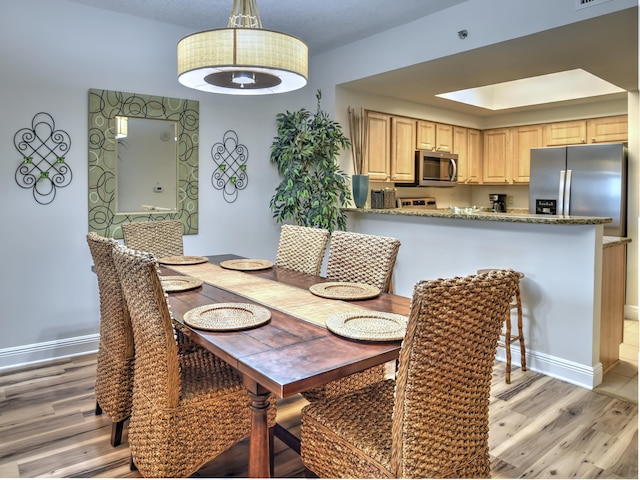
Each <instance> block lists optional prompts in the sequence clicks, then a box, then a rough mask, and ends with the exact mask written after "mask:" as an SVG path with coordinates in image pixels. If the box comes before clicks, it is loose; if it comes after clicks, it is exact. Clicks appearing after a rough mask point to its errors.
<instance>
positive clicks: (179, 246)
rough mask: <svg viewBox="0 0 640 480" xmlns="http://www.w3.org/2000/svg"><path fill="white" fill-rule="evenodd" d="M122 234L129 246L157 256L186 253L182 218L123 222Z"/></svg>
mask: <svg viewBox="0 0 640 480" xmlns="http://www.w3.org/2000/svg"><path fill="white" fill-rule="evenodd" d="M122 236H123V237H124V244H125V245H126V246H127V247H129V248H132V249H134V250H140V251H142V252H150V253H153V254H154V255H155V257H156V258H162V257H173V256H176V255H183V253H184V248H183V242H182V222H181V221H180V220H158V221H151V222H130V223H123V224H122Z"/></svg>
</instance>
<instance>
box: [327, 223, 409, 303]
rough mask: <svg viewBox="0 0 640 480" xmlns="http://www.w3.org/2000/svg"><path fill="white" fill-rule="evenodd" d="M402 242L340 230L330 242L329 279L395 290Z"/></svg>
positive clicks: (335, 232)
mask: <svg viewBox="0 0 640 480" xmlns="http://www.w3.org/2000/svg"><path fill="white" fill-rule="evenodd" d="M399 249H400V240H398V239H396V238H391V237H382V236H378V235H366V234H364V233H355V232H343V231H339V230H336V231H334V232H333V233H332V234H331V239H330V242H329V259H328V261H327V275H326V276H327V278H328V279H329V280H334V281H337V282H358V283H366V284H367V285H373V286H375V287H378V288H379V289H380V290H382V291H383V292H389V290H390V289H391V275H392V273H393V267H394V265H395V264H396V257H397V256H398V250H399Z"/></svg>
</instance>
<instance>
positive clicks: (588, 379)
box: [0, 334, 602, 389]
mask: <svg viewBox="0 0 640 480" xmlns="http://www.w3.org/2000/svg"><path fill="white" fill-rule="evenodd" d="M99 341H100V336H99V335H98V334H94V335H85V336H82V337H74V338H68V339H64V340H55V341H51V342H43V343H37V344H31V345H23V346H20V347H12V348H4V349H1V350H0V370H5V369H8V368H14V367H20V366H24V365H30V364H35V363H41V362H45V361H50V360H56V359H59V358H66V357H74V356H78V355H86V354H89V353H95V352H97V351H98V343H99ZM496 358H497V359H498V360H500V361H503V362H504V361H505V359H506V355H505V350H504V348H503V347H500V348H498V351H497V354H496ZM511 359H512V361H511V365H512V369H515V368H517V367H519V366H520V348H519V347H518V346H517V345H515V344H514V345H512V346H511ZM527 369H528V370H532V371H534V372H538V373H541V374H543V375H548V376H550V377H554V378H558V379H560V380H564V381H566V382H569V383H571V384H573V385H577V386H580V387H584V388H588V389H592V388H593V387H595V386H597V385H599V384H600V383H601V382H602V364H600V363H598V364H597V366H596V367H595V368H594V367H590V366H587V365H581V364H578V363H575V362H570V361H567V360H564V359H561V358H556V357H553V356H551V355H546V354H542V353H538V352H532V351H530V350H527Z"/></svg>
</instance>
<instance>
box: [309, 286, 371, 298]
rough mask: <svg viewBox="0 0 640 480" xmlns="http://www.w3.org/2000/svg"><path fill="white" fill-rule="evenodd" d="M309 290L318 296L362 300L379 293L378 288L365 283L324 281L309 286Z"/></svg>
mask: <svg viewBox="0 0 640 480" xmlns="http://www.w3.org/2000/svg"><path fill="white" fill-rule="evenodd" d="M309 291H310V292H311V293H313V294H314V295H317V296H318V297H324V298H331V299H333V300H364V299H367V298H374V297H377V296H378V295H380V289H379V288H378V287H374V286H373V285H367V284H366V283H353V282H324V283H316V284H313V285H311V286H310V287H309Z"/></svg>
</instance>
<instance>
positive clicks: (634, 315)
mask: <svg viewBox="0 0 640 480" xmlns="http://www.w3.org/2000/svg"><path fill="white" fill-rule="evenodd" d="M624 318H626V319H627V320H635V321H636V322H637V321H638V306H637V305H625V306H624Z"/></svg>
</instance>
